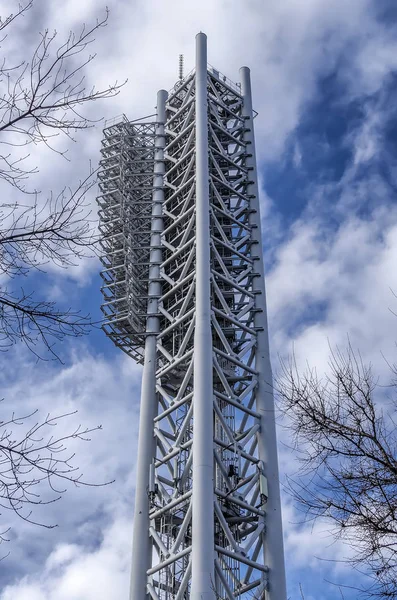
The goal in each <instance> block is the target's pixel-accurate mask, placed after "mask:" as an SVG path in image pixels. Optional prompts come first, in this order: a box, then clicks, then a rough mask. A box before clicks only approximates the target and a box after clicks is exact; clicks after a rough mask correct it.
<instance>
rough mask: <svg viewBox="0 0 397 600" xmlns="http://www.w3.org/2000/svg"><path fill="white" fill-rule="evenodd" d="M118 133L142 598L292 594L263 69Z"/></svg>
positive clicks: (114, 284) (115, 210)
mask: <svg viewBox="0 0 397 600" xmlns="http://www.w3.org/2000/svg"><path fill="white" fill-rule="evenodd" d="M196 42H197V46H196V69H195V71H193V72H192V73H191V74H189V75H188V76H187V77H185V78H184V74H183V56H182V55H181V56H180V57H179V81H178V85H176V86H174V88H173V90H172V91H171V92H170V93H169V95H168V94H167V92H165V91H164V90H161V91H160V92H159V93H158V96H157V117H156V120H155V121H150V120H147V119H143V120H141V121H139V120H134V121H127V120H126V119H125V118H124V120H123V121H121V122H119V123H115V124H113V125H111V126H109V127H107V128H106V129H105V130H104V140H103V143H102V150H101V153H102V157H103V158H102V161H101V167H102V170H101V171H100V173H99V179H100V190H101V195H100V196H99V198H98V203H99V207H100V210H99V214H100V220H101V224H100V229H101V232H102V233H103V241H102V248H103V252H104V255H103V257H102V264H103V266H104V269H103V271H102V274H101V275H102V279H103V286H102V292H103V295H104V303H103V306H102V311H103V312H104V315H105V321H106V323H105V325H104V329H105V331H106V333H107V335H108V336H109V337H110V338H111V339H112V340H113V341H114V343H115V344H116V345H117V346H118V347H120V348H121V349H122V350H124V352H126V353H127V354H128V355H129V356H131V357H132V358H134V359H135V360H136V361H137V362H138V363H141V364H143V375H142V392H141V408H140V423H139V442H138V452H137V459H136V471H137V482H136V494H135V517H134V530H133V554H132V572H131V591H130V600H219V599H222V600H249V599H250V600H252V598H258V599H260V600H286V597H287V596H286V583H285V569H284V554H283V537H282V524H281V506H280V490H279V479H278V465H277V442H276V430H275V417H274V402H273V393H272V372H271V366H270V354H269V340H268V326H267V316H266V298H265V280H264V270H263V255H262V236H261V219H260V207H259V192H258V176H257V170H256V159H255V138H254V123H253V110H252V99H251V83H250V71H249V69H248V68H247V67H242V69H241V70H240V75H241V86H240V87H239V86H238V85H235V84H233V83H232V82H231V81H230V80H229V79H228V78H227V77H225V76H224V75H222V74H220V73H219V71H216V70H214V69H212V67H209V66H208V64H207V38H206V36H205V34H203V33H200V34H198V35H197V37H196Z"/></svg>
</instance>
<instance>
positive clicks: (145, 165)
mask: <svg viewBox="0 0 397 600" xmlns="http://www.w3.org/2000/svg"><path fill="white" fill-rule="evenodd" d="M103 133H104V137H103V140H102V148H101V154H102V160H101V161H100V171H99V174H98V177H99V188H100V192H101V193H100V196H99V197H98V204H99V218H100V225H99V229H100V233H101V235H102V238H101V247H102V250H103V255H102V257H101V262H102V265H103V267H104V268H103V271H102V272H101V277H102V280H103V285H102V288H101V291H102V293H103V297H104V302H103V304H102V307H101V309H102V312H103V314H104V316H105V323H104V325H103V329H104V330H105V332H106V334H107V335H108V336H109V337H110V338H111V339H112V340H113V342H114V343H115V344H116V346H118V347H120V348H121V349H122V350H123V351H124V352H126V353H127V354H129V355H130V356H132V357H133V358H134V359H135V360H136V361H138V362H142V360H143V346H144V340H145V329H146V317H147V298H148V272H149V260H150V224H151V213H152V193H153V169H154V135H155V124H154V123H150V122H134V123H130V122H129V121H127V119H126V118H123V119H122V120H121V121H120V122H118V123H115V124H113V125H111V126H109V127H107V128H105V129H104V132H103Z"/></svg>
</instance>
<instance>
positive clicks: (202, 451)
mask: <svg viewBox="0 0 397 600" xmlns="http://www.w3.org/2000/svg"><path fill="white" fill-rule="evenodd" d="M207 102H208V99H207V36H206V35H205V34H203V33H199V34H198V35H197V36H196V329H195V336H194V397H193V407H194V408H193V411H194V436H193V531H192V540H193V547H192V588H191V598H192V600H214V599H215V592H214V586H215V579H214V481H213V479H214V473H213V472H214V464H213V463H214V451H213V374H212V333H211V288H210V275H211V271H210V216H209V210H210V206H209V169H208V105H207Z"/></svg>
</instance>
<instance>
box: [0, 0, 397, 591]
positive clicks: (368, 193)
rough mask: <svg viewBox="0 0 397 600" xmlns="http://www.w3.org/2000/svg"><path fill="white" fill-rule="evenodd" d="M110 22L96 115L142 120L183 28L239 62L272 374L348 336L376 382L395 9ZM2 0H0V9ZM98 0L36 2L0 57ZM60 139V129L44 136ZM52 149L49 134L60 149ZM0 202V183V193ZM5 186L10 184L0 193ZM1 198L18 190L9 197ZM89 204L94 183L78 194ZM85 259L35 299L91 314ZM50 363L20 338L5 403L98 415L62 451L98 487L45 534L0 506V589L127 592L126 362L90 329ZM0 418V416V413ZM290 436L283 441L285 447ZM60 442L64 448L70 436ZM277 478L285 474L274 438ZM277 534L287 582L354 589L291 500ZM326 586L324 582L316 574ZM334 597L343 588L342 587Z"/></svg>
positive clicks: (62, 25)
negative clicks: (249, 104)
mask: <svg viewBox="0 0 397 600" xmlns="http://www.w3.org/2000/svg"><path fill="white" fill-rule="evenodd" d="M107 4H108V6H109V8H110V19H109V23H108V26H107V27H106V29H104V30H102V31H101V32H100V33H99V34H98V37H97V40H96V42H95V44H94V46H93V47H92V48H91V50H92V51H96V52H97V57H96V59H95V61H94V62H93V63H91V65H90V70H89V71H88V72H87V73H86V76H87V82H88V84H95V85H96V86H98V87H104V86H105V87H106V86H107V85H108V84H109V83H112V82H113V81H114V80H115V79H117V80H118V81H119V82H121V81H124V80H125V79H128V82H127V83H126V84H125V86H124V87H123V88H122V90H121V92H120V94H119V95H118V96H117V97H115V98H113V99H111V100H107V101H106V102H104V103H101V104H100V103H97V104H95V106H94V107H92V109H91V110H92V116H93V117H94V118H99V117H102V116H103V117H104V118H105V119H109V118H111V117H114V116H116V115H120V114H122V113H125V114H126V115H127V116H128V117H129V118H131V119H134V118H138V117H141V116H144V115H147V114H151V113H152V112H153V109H154V105H155V102H156V92H157V90H158V89H160V88H165V89H169V88H171V87H172V86H173V84H174V82H175V80H176V79H177V76H178V55H179V54H181V53H183V54H184V56H185V69H186V71H189V70H190V69H191V68H192V67H193V64H194V36H195V34H196V33H197V32H198V31H200V30H201V31H204V32H206V33H207V35H208V43H209V50H208V52H209V61H210V63H211V64H213V65H215V66H216V67H217V68H218V69H219V70H220V71H222V72H223V73H225V74H226V75H227V76H228V77H229V78H230V79H232V80H237V78H238V69H239V67H240V66H242V65H248V66H250V67H251V70H252V79H253V93H254V105H255V108H256V110H257V111H258V113H259V116H258V117H257V118H256V121H255V123H256V132H257V146H258V147H257V151H258V155H259V160H260V165H259V167H260V176H261V187H262V198H261V200H262V208H263V214H262V216H263V232H264V239H263V244H264V251H265V256H266V266H267V290H268V304H269V322H270V337H271V347H272V352H273V356H274V359H273V363H274V368H275V370H277V364H278V356H279V355H281V356H285V355H287V354H288V353H289V352H291V350H292V349H293V348H294V351H295V355H296V357H297V360H298V362H300V363H301V364H304V363H305V361H308V362H309V363H310V364H311V365H313V366H317V367H318V369H319V371H321V370H323V369H325V368H326V364H327V355H328V347H329V345H339V346H340V347H344V346H345V345H346V341H347V339H348V337H349V339H350V342H351V344H352V346H353V347H354V348H359V349H360V352H361V354H362V356H363V358H364V359H365V360H368V361H371V362H372V363H373V365H374V368H375V369H376V370H377V372H378V373H379V374H380V376H381V377H382V378H384V380H385V381H386V379H387V366H386V363H385V361H384V359H383V358H382V354H383V355H385V356H386V357H387V358H388V359H389V360H390V361H391V362H393V361H395V341H396V339H397V335H396V329H397V320H396V317H395V316H394V315H393V314H392V311H394V312H397V300H396V298H395V297H394V296H393V294H392V291H391V290H396V291H397V271H396V267H395V265H396V259H397V206H396V203H395V192H396V186H397V162H396V139H397V112H396V111H397V109H396V68H397V36H396V21H397V5H396V3H395V1H394V0H371V1H370V0H348V1H347V0H333V1H332V2H329V1H327V0H244V1H243V0H200V1H199V2H198V1H195V0H192V1H191V2H186V1H183V0H129V1H127V0H109V1H108V2H107ZM15 5H16V2H14V0H5V1H4V0H3V3H2V11H3V14H4V15H6V14H8V13H9V12H12V10H13V9H15ZM104 7H105V2H102V1H101V0H84V1H81V0H80V1H77V0H62V1H60V0H51V1H50V0H36V1H35V3H34V6H33V8H32V9H31V10H30V11H29V12H27V13H26V14H25V15H24V16H23V18H21V19H20V20H19V21H16V22H15V23H14V24H13V26H12V28H10V31H9V37H8V38H7V39H6V40H5V41H4V42H3V43H2V51H3V52H4V53H5V54H6V55H7V56H12V58H13V60H14V61H15V62H18V61H19V60H20V59H25V60H29V58H30V56H31V52H32V50H33V49H34V47H35V45H37V43H38V40H39V32H42V31H43V30H44V29H46V28H49V30H50V31H51V30H54V29H56V30H57V35H58V39H59V43H61V42H62V40H63V39H64V38H65V36H67V34H68V32H69V30H70V29H74V30H78V29H79V28H80V27H81V25H82V23H84V22H86V23H87V24H92V23H93V22H95V19H96V18H97V17H101V16H102V15H103V11H104ZM101 128H102V125H101V124H99V125H98V126H97V127H96V128H93V129H92V130H90V131H87V132H84V134H83V135H80V136H77V142H76V143H75V144H69V146H70V148H69V155H68V156H69V161H66V160H65V159H63V158H62V157H60V156H59V155H55V154H53V153H51V152H50V151H48V150H47V149H45V148H41V147H37V148H35V149H34V152H33V153H32V156H31V157H30V159H29V160H31V161H33V163H34V164H35V165H37V166H38V167H39V172H38V173H37V175H35V176H34V181H33V183H32V185H33V186H34V187H35V188H36V189H40V190H42V194H43V197H44V195H45V194H46V193H47V192H48V191H49V190H54V191H57V190H59V189H61V188H62V186H63V185H67V184H73V183H75V182H76V181H77V180H78V179H79V177H82V176H83V175H84V173H85V172H86V171H87V170H88V169H89V164H90V161H92V162H93V163H96V162H97V161H98V159H99V146H100V138H101ZM55 144H56V145H57V144H59V148H62V149H65V148H66V147H68V143H67V140H62V139H60V140H56V142H55ZM57 147H58V146H57ZM1 191H2V196H3V197H6V198H7V199H8V197H9V196H8V195H11V196H12V195H13V194H14V192H11V191H10V190H9V189H8V188H6V187H4V186H3V188H2V190H1ZM5 194H7V196H5ZM12 197H14V196H12ZM88 200H89V202H91V203H92V206H95V193H92V194H91V196H90V197H89V198H88ZM98 272H99V264H98V262H97V261H96V260H95V259H91V260H84V261H82V262H81V263H80V264H78V265H77V266H76V267H74V268H72V269H69V270H66V271H61V270H59V269H52V270H51V271H50V273H49V276H48V277H46V278H44V277H41V278H38V279H37V280H35V281H36V284H37V285H39V286H40V291H41V292H42V293H43V294H45V295H46V296H47V297H48V298H54V299H57V300H59V301H60V302H61V303H65V302H67V303H68V304H69V305H72V306H73V307H74V308H82V309H83V310H89V311H90V312H91V314H92V315H93V316H94V317H99V314H100V313H99V305H100V301H101V298H100V293H99V285H100V280H99V276H98ZM59 351H60V354H61V357H62V360H63V363H64V364H60V363H54V362H51V361H47V362H40V363H37V361H36V359H35V357H34V356H32V355H31V354H29V352H28V351H27V350H26V349H24V348H23V347H22V346H16V347H15V348H14V349H12V350H11V351H10V352H8V353H7V354H4V355H2V356H1V358H2V369H1V371H0V380H1V384H2V385H1V396H2V397H4V402H3V404H2V410H3V412H4V414H5V416H7V414H9V413H10V412H11V411H13V410H15V411H17V412H19V413H20V414H23V413H26V412H27V411H30V410H32V409H36V408H37V409H39V411H40V414H42V415H45V414H46V413H47V412H48V411H49V410H50V411H51V412H52V413H54V414H57V413H63V412H70V411H73V410H75V409H78V411H79V414H78V416H76V417H71V418H70V419H69V421H68V422H67V423H62V424H61V425H60V426H59V429H60V430H61V431H71V430H72V429H73V427H74V425H75V424H76V423H80V422H81V423H82V424H83V425H84V426H95V425H98V424H102V425H103V431H101V432H98V433H95V434H93V439H92V442H90V443H85V444H84V443H80V444H78V445H77V446H76V448H75V449H76V452H77V458H76V462H78V464H79V465H80V466H81V468H82V471H83V472H84V474H85V477H86V479H89V480H91V481H93V482H98V481H107V480H110V479H113V478H115V479H116V482H115V483H114V484H113V485H110V486H107V487H103V488H79V489H73V488H71V489H69V490H68V491H67V492H66V494H65V496H64V498H63V500H61V501H60V502H59V503H57V504H54V505H51V506H50V507H49V508H45V509H44V508H43V509H41V512H40V508H39V509H38V512H37V513H36V514H37V518H40V519H42V520H44V521H45V522H46V523H48V524H55V523H57V524H58V527H56V528H54V529H43V528H38V527H34V526H32V525H30V524H28V523H25V522H23V521H15V519H13V518H12V516H11V515H9V514H8V513H7V511H4V512H3V513H2V514H1V515H0V519H2V524H3V523H4V528H3V529H5V528H6V527H7V526H8V525H11V526H12V529H11V531H10V533H9V535H8V537H9V539H10V541H9V542H8V543H4V544H2V545H0V552H3V554H2V555H5V554H7V553H8V552H9V556H8V557H7V558H6V559H4V560H3V561H2V562H0V580H1V583H0V600H94V599H95V600H102V599H103V600H105V599H106V600H107V599H109V598H115V599H118V598H120V599H122V598H126V597H127V593H128V591H127V590H128V578H129V558H130V546H131V531H132V527H131V521H132V510H133V494H134V460H135V456H136V437H137V419H138V407H139V385H140V369H139V367H137V366H136V365H135V364H134V363H133V362H132V361H131V360H130V359H128V358H127V357H124V356H123V355H121V353H120V352H118V351H117V350H116V349H115V348H113V347H112V345H111V343H110V342H109V341H108V340H107V339H106V338H105V336H104V335H102V333H101V332H99V331H98V332H93V333H92V335H90V336H88V337H87V338H85V339H83V340H81V339H80V340H73V341H69V342H68V343H66V344H63V345H62V348H60V349H59ZM2 418H5V417H3V416H2ZM286 436H287V434H286V432H284V431H283V430H281V431H280V433H279V437H280V439H281V440H283V441H286ZM73 449H74V448H73ZM280 465H281V473H282V476H284V475H285V474H286V473H290V472H291V471H293V469H294V464H293V458H292V457H291V456H290V455H289V453H288V451H287V450H286V448H285V446H284V445H282V446H281V448H280ZM284 528H285V543H286V563H287V573H288V584H289V594H290V597H291V599H293V600H295V599H296V600H297V599H298V598H300V592H299V584H301V585H302V588H303V591H304V593H305V598H306V599H307V600H329V599H331V598H335V597H338V594H339V592H338V588H337V587H335V585H334V584H344V585H347V586H348V585H352V584H354V585H355V584H357V583H358V579H357V575H354V576H353V575H352V574H351V573H349V571H348V570H347V569H346V568H345V567H344V566H343V564H340V563H339V562H337V561H338V559H343V557H344V556H347V555H348V552H349V550H348V548H346V547H343V546H342V545H341V544H333V543H332V538H331V537H330V536H329V533H328V530H327V526H326V525H321V524H315V525H314V526H313V525H312V524H304V523H302V516H301V515H300V514H299V513H297V512H296V510H295V509H294V507H293V506H292V504H291V501H290V499H289V498H288V497H285V498H284ZM328 582H331V583H328ZM343 593H344V597H345V598H346V600H353V599H355V598H356V597H358V596H357V592H356V591H354V590H351V589H348V588H346V589H344V592H343Z"/></svg>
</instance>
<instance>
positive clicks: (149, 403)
mask: <svg viewBox="0 0 397 600" xmlns="http://www.w3.org/2000/svg"><path fill="white" fill-rule="evenodd" d="M166 100H167V92H166V91H164V90H160V91H159V92H158V94H157V120H156V131H155V135H156V137H155V142H154V143H155V153H154V161H155V162H154V176H153V207H152V219H151V239H150V246H151V249H150V267H149V271H148V276H149V284H148V309H147V328H146V331H147V334H148V335H147V337H146V343H145V362H144V366H143V374H142V390H141V408H140V420H139V441H138V454H137V459H136V465H137V466H136V471H137V474H136V488H135V489H136V491H135V510H134V523H133V548H132V568H131V587H130V600H136V599H137V598H142V600H143V599H144V598H148V597H149V596H148V594H147V591H146V586H147V575H146V571H147V570H148V569H149V568H150V566H151V558H152V556H151V555H152V544H151V541H150V538H149V535H148V531H149V526H150V520H149V498H148V489H149V475H150V470H151V464H152V463H153V462H154V456H155V450H156V446H155V439H154V433H153V420H154V418H155V416H156V414H157V396H156V362H157V360H156V355H157V350H156V336H157V334H158V333H159V331H160V319H159V317H158V298H159V296H160V292H161V283H160V263H161V257H162V252H161V233H162V231H163V216H162V204H163V202H164V147H165V135H164V123H165V103H166Z"/></svg>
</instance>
